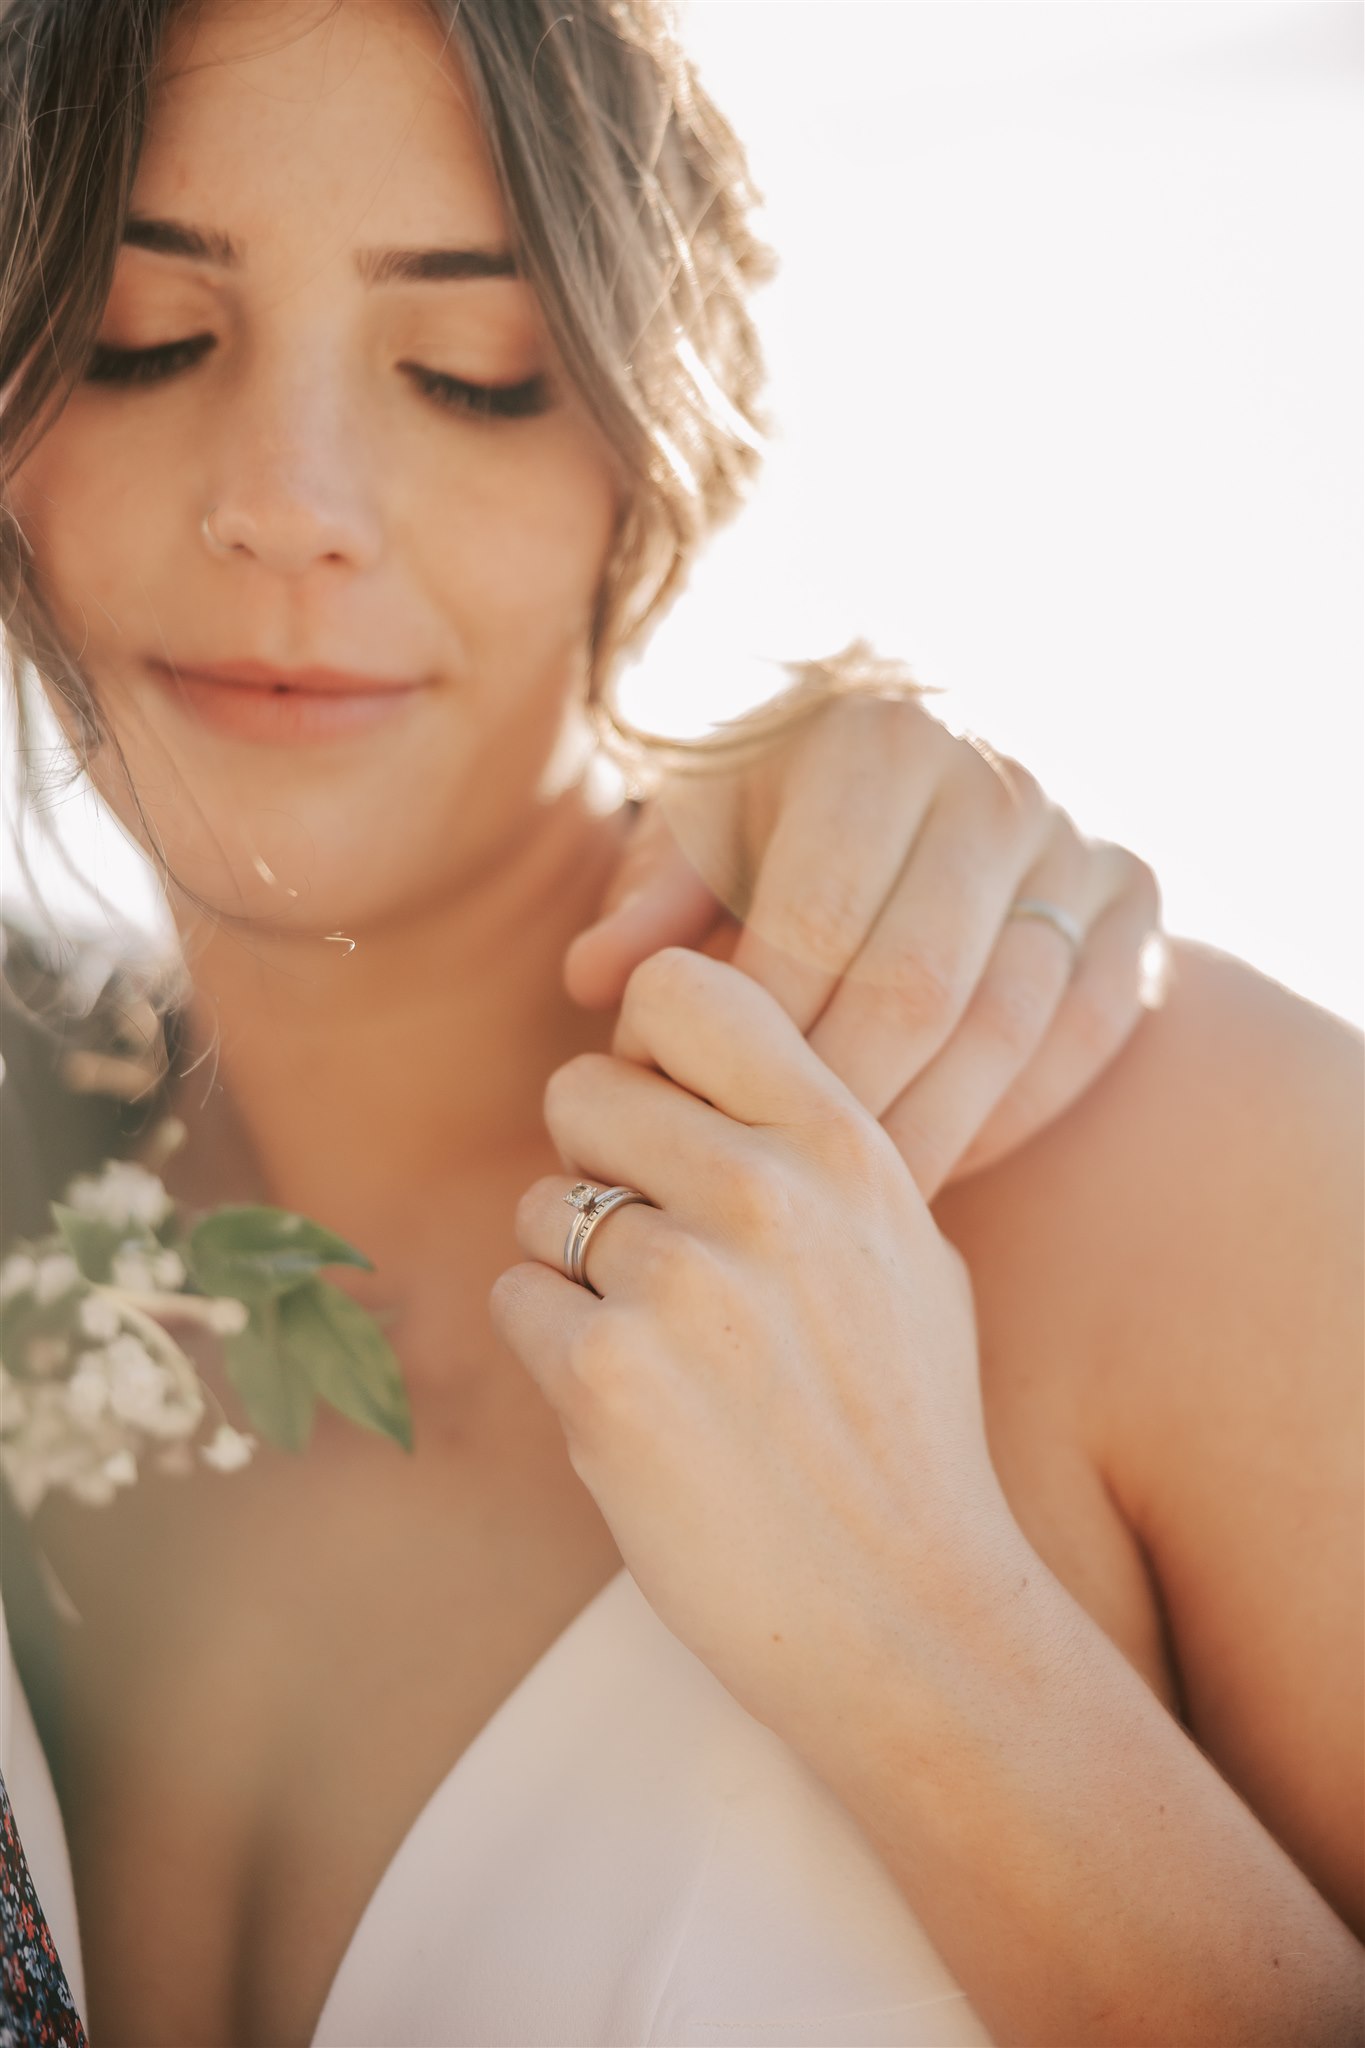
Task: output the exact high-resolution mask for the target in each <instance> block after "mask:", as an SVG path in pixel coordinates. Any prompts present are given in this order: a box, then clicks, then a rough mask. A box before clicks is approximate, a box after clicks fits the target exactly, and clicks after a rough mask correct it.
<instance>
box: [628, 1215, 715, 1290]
mask: <svg viewBox="0 0 1365 2048" xmlns="http://www.w3.org/2000/svg"><path fill="white" fill-rule="evenodd" d="M711 1265H712V1260H711V1258H710V1256H709V1254H708V1252H707V1250H706V1247H705V1246H704V1245H703V1244H702V1243H701V1242H700V1240H699V1239H697V1238H695V1237H693V1236H692V1235H691V1234H690V1232H688V1231H685V1230H678V1229H675V1228H674V1229H663V1230H652V1231H648V1232H646V1233H644V1234H643V1235H642V1239H641V1243H640V1248H639V1251H638V1252H637V1253H636V1254H635V1258H634V1262H633V1274H632V1278H633V1281H634V1283H635V1284H636V1285H637V1286H639V1287H640V1288H642V1289H643V1291H644V1292H645V1293H646V1294H648V1295H650V1296H651V1297H653V1298H655V1299H657V1300H661V1301H664V1302H669V1301H690V1300H695V1299H696V1297H697V1291H698V1289H699V1288H702V1287H704V1286H705V1285H706V1283H707V1280H708V1279H709V1269H710V1267H711Z"/></svg>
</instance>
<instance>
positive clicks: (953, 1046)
mask: <svg viewBox="0 0 1365 2048" xmlns="http://www.w3.org/2000/svg"><path fill="white" fill-rule="evenodd" d="M1089 861H1090V855H1089V852H1088V849H1087V848H1086V846H1085V845H1084V843H1083V842H1082V841H1081V840H1080V838H1079V837H1078V835H1077V834H1076V831H1075V828H1074V827H1073V826H1072V824H1071V821H1070V819H1069V818H1067V817H1065V815H1064V814H1059V815H1058V817H1057V820H1056V822H1055V824H1054V829H1053V832H1052V836H1051V838H1050V840H1049V842H1048V845H1047V848H1046V850H1045V851H1044V853H1043V855H1042V857H1041V858H1040V859H1039V860H1038V861H1036V862H1035V863H1034V865H1033V866H1032V867H1031V868H1030V869H1029V871H1028V873H1027V874H1026V875H1025V876H1024V878H1023V880H1022V882H1021V884H1020V887H1019V890H1018V894H1019V895H1020V896H1023V897H1039V898H1041V899H1042V901H1043V902H1045V903H1055V904H1056V905H1057V906H1058V907H1059V908H1060V909H1062V910H1065V911H1067V912H1069V913H1070V915H1071V916H1072V917H1074V918H1075V919H1076V921H1077V923H1078V924H1079V925H1081V927H1082V930H1084V921H1085V916H1086V913H1087V907H1088V901H1089V900H1090V899H1091V898H1092V897H1093V893H1094V892H1093V889H1092V888H1091V887H1090V874H1089ZM1073 964H1074V963H1073V951H1072V948H1071V946H1070V945H1069V943H1068V942H1067V940H1066V939H1065V938H1064V937H1063V935H1062V934H1061V932H1059V931H1058V930H1057V928H1056V927H1055V925H1051V924H1048V923H1046V922H1044V921H1043V920H1041V919H1038V918H1015V917H1010V916H1009V915H1008V914H1007V915H1006V917H1005V921H1004V923H1003V924H1002V925H1001V927H1000V932H999V936H998V937H997V939H996V942H995V947H994V950H993V951H992V953H991V956H990V959H989V961H988V962H987V965H986V969H985V972H984V973H983V975H982V977H981V980H980V982H979V983H978V984H977V987H976V989H975V990H974V992H973V994H972V995H971V997H970V999H969V1001H968V1004H967V1008H966V1010H965V1012H964V1013H963V1016H962V1019H961V1022H960V1023H959V1024H958V1026H957V1029H956V1030H955V1031H954V1032H953V1034H952V1036H951V1038H949V1040H948V1042H947V1044H946V1045H945V1046H944V1047H943V1049H942V1051H941V1052H938V1053H936V1054H935V1055H934V1057H933V1059H931V1060H930V1062H929V1064H928V1066H927V1067H926V1068H925V1069H924V1071H923V1073H921V1074H917V1075H916V1076H915V1078H914V1080H913V1081H912V1082H911V1084H910V1086H909V1087H908V1088H906V1089H904V1090H903V1091H902V1093H901V1094H900V1095H899V1096H898V1097H897V1098H896V1100H895V1101H894V1102H893V1103H892V1104H891V1105H890V1107H889V1108H888V1109H887V1110H886V1112H885V1114H884V1115H883V1116H882V1118H881V1123H882V1127H883V1129H884V1130H885V1131H886V1132H887V1134H888V1135H889V1136H890V1137H891V1138H892V1140H893V1141H894V1143H895V1146H896V1149H897V1151H898V1152H899V1153H900V1155H901V1157H902V1159H903V1160H904V1161H905V1163H906V1165H907V1166H908V1167H909V1169H910V1172H911V1174H912V1176H913V1178H914V1180H915V1183H916V1185H917V1186H918V1188H919V1191H920V1193H921V1194H922V1195H923V1196H924V1199H925V1200H926V1202H927V1201H932V1199H933V1197H934V1196H935V1195H936V1194H937V1192H938V1190H939V1188H940V1187H942V1186H943V1184H944V1182H945V1181H946V1180H947V1178H948V1175H949V1173H950V1171H951V1169H952V1168H953V1167H954V1166H955V1165H956V1164H957V1162H958V1160H959V1159H961V1157H962V1155H963V1154H964V1153H965V1152H966V1150H967V1148H968V1146H969V1145H970V1144H971V1143H972V1142H973V1140H974V1139H975V1137H976V1135H977V1133H978V1132H979V1131H980V1130H981V1128H982V1126H983V1124H984V1123H985V1121H986V1119H987V1117H988V1116H989V1115H990V1114H991V1112H992V1110H993V1109H994V1108H995V1106H996V1104H997V1103H998V1102H1000V1101H1001V1099H1002V1098H1003V1097H1004V1096H1005V1094H1006V1093H1007V1091H1008V1090H1009V1088H1010V1086H1011V1085H1012V1083H1013V1082H1014V1080H1015V1077H1016V1076H1017V1075H1018V1074H1019V1072H1020V1070H1021V1069H1022V1068H1023V1067H1025V1066H1026V1065H1027V1064H1028V1063H1029V1061H1030V1060H1031V1059H1032V1057H1033V1055H1034V1053H1035V1052H1036V1051H1037V1049H1038V1047H1039V1046H1040V1045H1041V1044H1042V1042H1043V1039H1044V1038H1045V1037H1046V1035H1047V1032H1048V1030H1049V1029H1050V1027H1051V1024H1052V1020H1053V1018H1054V1017H1055V1015H1056V1013H1057V1009H1058V1006H1059V1005H1060V1003H1061V1002H1062V1000H1063V997H1064V996H1065V993H1066V989H1067V986H1068V984H1069V982H1070V979H1071V975H1072V971H1073Z"/></svg>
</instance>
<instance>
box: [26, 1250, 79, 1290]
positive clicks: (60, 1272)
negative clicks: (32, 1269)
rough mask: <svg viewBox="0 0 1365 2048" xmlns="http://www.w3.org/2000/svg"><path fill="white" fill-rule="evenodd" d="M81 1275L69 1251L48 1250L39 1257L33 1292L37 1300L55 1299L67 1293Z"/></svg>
mask: <svg viewBox="0 0 1365 2048" xmlns="http://www.w3.org/2000/svg"><path fill="white" fill-rule="evenodd" d="M80 1277H81V1269H80V1267H79V1266H78V1265H77V1264H76V1261H75V1260H74V1259H73V1258H72V1256H71V1254H70V1252H49V1253H48V1255H47V1257H46V1258H42V1259H39V1261H38V1272H37V1276H36V1278H35V1280H34V1283H33V1292H34V1294H35V1296H36V1297H37V1299H38V1300H39V1301H56V1300H58V1298H59V1297H60V1296H61V1295H63V1294H66V1293H68V1292H69V1291H70V1290H71V1288H73V1287H74V1286H75V1285H76V1284H77V1282H78V1281H79V1279H80Z"/></svg>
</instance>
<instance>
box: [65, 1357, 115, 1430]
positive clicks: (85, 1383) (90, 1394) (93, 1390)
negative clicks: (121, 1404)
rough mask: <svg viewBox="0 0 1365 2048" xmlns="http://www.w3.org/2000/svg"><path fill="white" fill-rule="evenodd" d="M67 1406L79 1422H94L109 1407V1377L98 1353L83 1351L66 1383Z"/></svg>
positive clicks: (102, 1358)
mask: <svg viewBox="0 0 1365 2048" xmlns="http://www.w3.org/2000/svg"><path fill="white" fill-rule="evenodd" d="M66 1405H67V1408H68V1410H69V1411H70V1413H71V1414H72V1415H73V1416H74V1417H75V1419H76V1421H78V1422H93V1421H94V1420H95V1418H96V1417H97V1416H99V1415H103V1413H104V1411H105V1409H106V1408H107V1407H108V1406H109V1376H108V1374H107V1372H106V1371H105V1368H104V1357H103V1354H102V1353H101V1352H98V1351H83V1352H82V1353H81V1355H80V1357H79V1358H78V1359H77V1361H76V1370H75V1371H74V1372H73V1373H72V1375H71V1377H70V1379H69V1380H68V1381H67V1382H66Z"/></svg>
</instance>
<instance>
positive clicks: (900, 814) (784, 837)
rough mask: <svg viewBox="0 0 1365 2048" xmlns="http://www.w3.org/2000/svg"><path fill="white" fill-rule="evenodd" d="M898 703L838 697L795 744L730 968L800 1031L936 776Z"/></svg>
mask: <svg viewBox="0 0 1365 2048" xmlns="http://www.w3.org/2000/svg"><path fill="white" fill-rule="evenodd" d="M940 731H941V728H940V727H938V726H937V725H936V723H935V721H933V720H932V719H930V718H929V716H928V714H927V713H926V712H924V711H923V710H922V709H921V708H920V706H919V705H918V704H916V703H914V702H912V701H911V700H909V699H888V698H878V697H847V698H841V699H839V700H837V701H836V702H835V703H834V704H832V705H831V706H830V707H829V708H828V710H827V711H826V712H824V713H822V715H821V717H820V718H819V719H818V720H817V721H816V723H815V725H814V727H813V728H812V729H811V730H810V731H809V732H808V733H806V734H805V735H803V737H802V740H801V742H800V743H799V751H798V752H797V753H796V755H795V758H794V759H793V761H792V763H791V766H790V768H789V770H788V773H787V776H786V778H785V781H784V788H783V805H782V809H781V811H780V813H779V815H778V817H777V819H776V822H775V824H774V826H773V830H772V835H771V837H770V839H769V840H768V843H767V845H766V847H765V849H764V851H763V854H762V859H761V865H760V866H759V870H758V876H757V879H756V881H755V884H754V889H753V898H752V903H751V905H750V908H749V913H748V916H747V918H746V920H745V929H744V931H743V933H742V934H741V936H740V939H739V941H738V944H737V945H736V948H735V952H734V956H733V964H734V965H735V966H736V967H738V968H740V969H741V970H742V971H743V972H744V973H745V974H748V975H749V976H750V977H751V978H752V979H753V980H754V981H756V982H758V984H759V985H760V987H762V988H765V989H766V990H767V991H768V992H769V994H770V995H772V996H773V997H774V998H775V999H776V1001H777V1002H778V1003H780V1004H781V1006H782V1008H783V1009H784V1010H785V1011H786V1012H787V1015H788V1016H789V1017H790V1018H792V1020H793V1021H794V1022H795V1023H796V1024H797V1025H799V1026H800V1028H801V1030H802V1031H809V1030H810V1028H811V1026H812V1024H814V1022H815V1020H816V1018H817V1017H818V1016H819V1015H820V1013H821V1012H822V1010H823V1009H824V1007H825V1005H826V1003H827V1002H828V1001H829V999H830V996H831V995H832V993H833V992H834V990H835V988H836V987H837V986H838V983H839V980H840V978H841V976H842V975H843V974H844V972H845V970H846V969H847V967H848V965H849V962H850V961H851V960H852V959H853V958H854V957H855V955H856V954H857V953H858V950H859V948H860V947H861V945H862V943H863V940H864V938H865V936H866V934H867V932H868V930H869V928H870V927H871V925H872V923H873V921H874V919H875V918H876V916H877V914H878V912H879V910H880V909H881V906H882V904H883V902H884V901H885V898H886V896H887V893H888V891H889V890H890V889H891V888H892V886H893V884H894V883H895V880H896V877H897V875H898V874H899V873H900V871H901V868H902V866H903V864H904V861H905V857H906V853H907V851H908V849H909V848H910V846H911V845H912V843H913V841H914V838H915V835H916V833H917V831H918V830H919V828H920V825H921V823H922V821H923V819H924V816H925V814H926V812H927V811H928V809H929V805H930V802H931V800H932V797H933V793H934V789H935V787H936V784H937V780H938V777H939V775H940V774H941V772H942V767H943V761H944V755H943V752H942V750H941V748H940V747H939V746H938V745H937V744H936V743H935V741H934V739H933V737H932V736H933V735H935V734H937V733H939V732H940Z"/></svg>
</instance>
